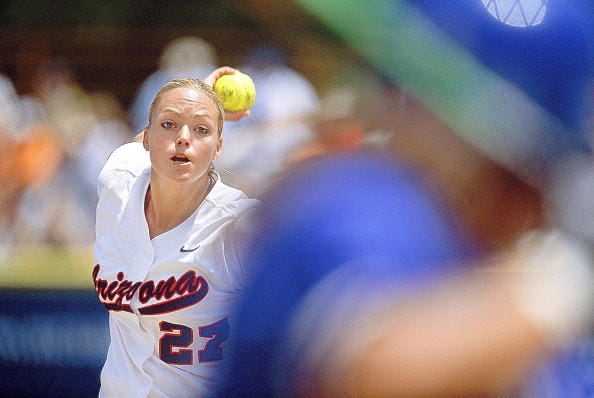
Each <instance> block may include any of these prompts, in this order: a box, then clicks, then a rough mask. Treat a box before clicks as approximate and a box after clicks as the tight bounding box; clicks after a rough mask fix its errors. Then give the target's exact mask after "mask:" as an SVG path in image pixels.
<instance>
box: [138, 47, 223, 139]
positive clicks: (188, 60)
mask: <svg viewBox="0 0 594 398" xmlns="http://www.w3.org/2000/svg"><path fill="white" fill-rule="evenodd" d="M216 65H217V56H216V52H215V49H214V47H213V46H212V45H211V44H210V43H208V42H206V41H205V40H204V39H201V38H199V37H196V36H182V37H179V38H176V39H174V40H173V41H171V42H170V43H169V44H167V46H165V48H164V49H163V52H162V53H161V57H160V58H159V68H158V69H157V70H156V71H155V72H154V73H153V74H151V75H150V76H149V77H148V78H147V79H146V80H145V81H144V82H143V83H142V84H141V86H140V88H139V90H138V92H137V94H136V97H135V98H134V100H133V102H132V105H131V107H130V111H129V123H130V126H131V128H132V131H133V132H134V134H135V133H139V132H140V131H141V130H142V129H143V128H145V127H146V126H147V124H148V120H147V115H148V110H149V108H150V105H151V101H152V99H153V98H154V97H155V94H156V93H157V91H159V89H160V88H161V87H162V86H163V85H164V84H165V83H167V82H168V81H170V80H172V79H175V78H182V77H192V78H202V77H203V76H206V75H208V73H210V71H212V70H213V69H214V68H215V67H216Z"/></svg>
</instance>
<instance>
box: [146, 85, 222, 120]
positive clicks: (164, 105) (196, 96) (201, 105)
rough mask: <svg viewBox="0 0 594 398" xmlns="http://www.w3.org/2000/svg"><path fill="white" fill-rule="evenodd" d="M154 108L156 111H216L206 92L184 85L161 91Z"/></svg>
mask: <svg viewBox="0 0 594 398" xmlns="http://www.w3.org/2000/svg"><path fill="white" fill-rule="evenodd" d="M155 110H156V111H157V113H161V112H163V111H171V112H178V113H182V112H188V111H190V112H192V111H194V112H196V111H203V112H208V113H214V114H215V115H216V112H217V108H216V106H215V104H214V102H213V100H212V99H211V98H210V97H209V96H208V94H206V93H205V92H203V91H202V90H200V89H197V88H186V87H178V88H173V89H171V90H167V91H165V92H163V93H162V94H161V97H160V98H159V101H158V102H157V104H156V109H155Z"/></svg>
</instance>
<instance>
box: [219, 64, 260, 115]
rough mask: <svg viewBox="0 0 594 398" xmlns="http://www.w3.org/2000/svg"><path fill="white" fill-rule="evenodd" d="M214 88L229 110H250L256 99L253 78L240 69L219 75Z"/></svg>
mask: <svg viewBox="0 0 594 398" xmlns="http://www.w3.org/2000/svg"><path fill="white" fill-rule="evenodd" d="M214 90H215V92H216V93H217V95H218V96H219V98H220V99H221V102H222V103H223V108H225V110H226V111H227V112H239V111H245V110H248V109H250V108H251V107H252V106H253V105H254V101H255V100H256V86H255V85H254V82H253V80H252V78H251V77H249V76H248V75H246V74H245V73H241V72H239V71H238V72H235V73H233V74H232V75H224V76H221V77H219V78H218V79H217V81H216V82H215V84H214Z"/></svg>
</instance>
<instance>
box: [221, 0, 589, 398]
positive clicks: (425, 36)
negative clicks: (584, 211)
mask: <svg viewBox="0 0 594 398" xmlns="http://www.w3.org/2000/svg"><path fill="white" fill-rule="evenodd" d="M301 3H302V4H305V5H307V6H308V7H309V8H310V9H311V10H313V12H314V13H316V14H317V15H325V16H326V17H325V18H327V19H328V20H330V19H334V20H336V21H338V20H341V19H342V21H343V22H344V21H346V20H347V19H346V18H345V15H349V13H350V15H351V16H352V17H353V18H352V19H350V20H348V21H349V23H345V26H346V28H345V29H344V31H341V28H340V27H339V26H338V25H332V22H329V25H331V26H332V27H333V28H334V29H335V30H336V31H337V32H339V33H343V34H344V35H343V37H348V35H349V34H350V33H352V34H353V35H359V36H361V37H362V38H361V42H364V44H365V45H366V46H367V47H368V48H370V50H369V52H368V53H367V54H365V55H367V56H369V57H370V59H371V61H378V59H379V61H378V63H376V64H375V66H376V67H379V68H380V69H382V68H381V67H382V66H384V67H386V66H390V65H389V63H388V64H386V63H385V62H386V56H385V52H387V51H388V49H387V48H385V44H386V43H389V40H380V39H385V36H387V35H389V34H390V32H391V31H390V29H392V28H394V29H400V28H402V29H403V30H402V31H401V32H404V33H405V34H406V35H405V36H400V37H398V39H399V40H400V41H401V42H402V43H404V44H402V45H400V47H398V48H395V49H394V51H395V53H394V54H393V57H394V58H395V59H396V60H397V61H395V62H396V64H395V65H397V66H398V67H402V69H397V68H396V69H397V70H386V69H383V70H381V72H382V73H383V74H386V75H387V76H388V77H389V78H390V79H393V81H394V83H397V85H398V86H399V87H400V88H395V89H394V90H396V91H398V92H401V91H400V90H402V92H405V93H406V94H407V98H406V101H395V102H392V103H391V104H392V106H393V107H392V108H391V112H392V117H393V120H394V122H395V123H396V127H397V129H396V134H395V137H394V142H393V143H392V148H391V149H392V151H393V152H394V153H395V154H396V155H397V156H395V157H391V158H388V157H386V156H383V155H380V154H378V153H373V152H365V151H363V152H360V153H357V154H334V155H326V156H319V157H315V158H313V159H310V160H309V161H305V162H303V163H302V164H301V165H299V166H297V165H295V166H294V167H293V169H292V170H291V171H290V172H288V173H287V174H286V175H285V176H284V178H283V179H282V180H281V181H279V182H278V183H277V184H275V185H273V187H272V188H271V189H270V190H269V191H268V193H267V194H266V195H265V196H264V198H263V206H262V207H261V209H260V214H259V218H258V223H257V225H256V227H257V229H256V230H257V231H258V232H257V233H256V234H255V236H254V237H253V242H252V250H251V253H250V261H251V262H252V264H253V265H254V266H255V267H256V271H255V273H254V274H253V275H252V278H251V282H250V284H249V286H248V287H247V289H246V291H245V293H244V295H243V296H242V299H241V300H240V302H239V305H238V306H237V307H236V311H235V316H234V318H233V322H237V324H238V325H240V327H241V328H240V329H237V330H240V333H237V334H235V335H232V336H230V340H229V342H228V345H227V346H226V348H225V350H226V355H228V356H229V359H230V360H229V361H228V362H227V367H226V368H225V369H224V370H223V372H222V375H221V379H220V389H219V390H218V391H217V394H215V395H217V396H243V397H247V396H258V397H262V396H278V397H288V396H307V397H310V396H324V397H330V396H399V397H401V396H457V397H461V396H514V397H520V396H528V397H535V396H538V397H543V396H545V397H548V396H550V397H584V396H591V395H592V394H593V388H592V383H593V381H592V380H593V379H592V373H591V371H592V360H593V358H592V356H591V353H592V350H591V348H588V347H591V346H588V338H589V332H590V326H591V322H592V308H593V306H592V305H593V301H592V300H593V297H592V294H593V292H592V283H593V277H592V269H591V265H592V257H591V247H590V246H589V245H588V242H587V239H583V238H588V236H586V235H583V234H578V233H575V232H576V231H575V230H574V229H573V228H572V226H571V225H564V224H563V223H561V222H560V220H559V219H557V218H556V217H555V216H556V215H558V214H564V213H563V211H561V212H557V211H556V209H557V208H561V209H563V207H564V205H565V202H564V200H563V198H564V197H566V195H567V192H564V191H562V195H560V196H561V197H562V199H561V200H557V201H553V202H554V203H549V200H552V199H553V198H551V197H549V191H550V190H552V191H555V189H553V188H551V187H554V186H555V185H556V181H554V180H555V176H556V175H558V173H557V171H558V170H559V169H561V168H563V166H562V165H564V164H566V161H567V160H568V159H570V158H575V157H578V158H580V159H586V160H585V163H586V164H590V165H591V164H592V163H591V158H590V156H591V142H590V141H589V137H588V133H587V131H586V126H585V120H586V118H587V112H588V111H591V109H592V108H591V105H590V104H589V102H588V90H590V89H591V87H592V80H591V78H592V74H591V73H592V56H591V55H592V52H591V48H590V45H591V44H590V42H591V40H590V39H591V37H592V36H591V35H590V34H589V33H588V32H589V28H590V27H591V26H590V25H591V19H589V20H588V19H587V18H585V17H586V16H588V15H591V14H588V13H584V12H583V10H584V9H583V8H579V7H578V6H581V5H583V4H581V3H579V2H575V1H567V0H563V1H550V2H542V3H539V4H541V5H542V6H543V7H545V8H544V9H543V8H538V7H537V8H535V9H532V13H533V15H532V17H530V18H525V16H524V19H523V20H525V21H528V23H524V26H517V24H518V22H517V21H516V20H515V19H514V20H513V21H514V23H515V25H514V26H509V25H507V24H506V22H505V21H502V18H500V16H501V15H502V14H505V15H515V14H514V10H513V9H508V10H507V11H509V12H506V13H504V12H503V10H504V7H503V6H504V4H503V3H506V4H507V5H509V4H511V3H516V2H499V5H500V6H501V8H500V9H499V10H498V11H497V12H495V10H494V8H493V7H495V5H494V4H495V3H497V2H496V1H495V2H488V1H478V0H477V1H472V0H465V1H463V0H460V1H458V0H456V1H448V2H435V1H429V0H428V1H412V0H411V1H407V2H406V1H392V2H381V3H380V2H378V3H368V2H358V1H347V2H346V4H345V2H340V9H341V12H340V13H338V14H337V13H333V12H331V11H332V7H333V5H331V4H330V5H329V3H332V2H327V3H324V4H320V2H315V1H308V0H307V1H306V0H303V1H301ZM337 5H338V2H337V3H335V4H334V6H337ZM374 7H375V8H376V11H377V10H379V11H382V12H376V13H366V11H367V9H373V8H374ZM526 9H528V7H527V8H526ZM522 12H524V11H522ZM369 15H374V16H375V17H381V18H384V20H386V21H388V22H390V21H392V18H393V21H392V22H394V23H393V24H392V25H381V21H380V19H381V18H378V19H376V20H374V23H376V24H378V26H376V27H375V28H377V30H376V32H378V34H381V35H382V36H378V37H376V38H377V40H376V42H377V43H378V45H381V46H383V47H384V48H383V53H381V54H380V53H377V52H375V53H374V52H373V48H372V47H373V46H374V44H375V43H374V42H373V41H371V40H369V38H370V37H369V36H366V34H367V33H369V31H368V30H357V28H358V27H361V26H365V27H367V26H368V24H369V22H365V21H369V20H367V19H366V17H367V16H369ZM403 15H406V16H407V17H410V18H411V19H410V20H409V21H408V22H407V23H408V25H407V26H404V25H400V23H401V22H402V16H403ZM519 18H520V20H522V16H521V15H520V16H519ZM419 24H420V25H419ZM406 28H411V29H412V30H408V31H407V30H406ZM345 32H346V33H345ZM349 32H350V33H349ZM439 32H442V33H439ZM436 34H437V36H438V37H440V38H442V39H443V38H444V37H445V38H446V39H445V40H446V41H445V43H447V44H448V45H451V41H454V42H455V44H454V45H453V46H452V47H446V46H443V45H441V46H434V47H431V46H432V45H434V44H435V43H438V44H443V43H444V42H442V41H437V42H431V35H433V36H435V35H436ZM384 35H385V36H384ZM444 35H445V36H444ZM427 40H429V41H427ZM355 47H357V46H356V45H355ZM439 47H441V48H442V50H443V51H442V52H441V53H440V52H439V51H429V52H427V51H426V50H427V49H431V50H434V49H436V48H437V49H439ZM358 49H359V50H360V51H361V50H362V52H363V53H365V48H364V47H362V46H360V47H358ZM460 49H462V52H459V51H460ZM407 51H408V52H407ZM419 51H420V52H419ZM423 51H425V53H422V52H423ZM378 54H380V55H381V56H380V57H378V58H376V59H373V56H374V55H376V56H377V55H378ZM427 54H429V55H430V56H426V57H423V55H427ZM456 57H461V58H463V59H464V60H465V61H466V63H462V64H456V62H458V58H456ZM450 61H451V62H453V63H452V64H448V62H450ZM398 62H401V63H398ZM371 63H372V64H373V62H371ZM411 65H413V66H414V67H411ZM456 65H458V66H460V67H456ZM407 66H408V67H409V69H406V67H407ZM388 69H389V68H388ZM440 90H441V91H440ZM444 93H446V94H448V95H446V96H445V97H444V96H443V94H444ZM440 95H441V97H440ZM396 97H398V98H401V96H399V95H398V96H396ZM386 100H387V101H389V98H387V99H386ZM493 106H496V107H493ZM453 132H455V136H454V134H452V133H453ZM483 133H484V134H483ZM450 136H452V137H453V138H449V137H450ZM460 136H461V137H463V138H464V140H459V138H460ZM415 140H416V141H418V142H419V144H417V145H416V146H414V144H412V142H414V141H415ZM402 143H406V144H407V145H409V148H414V149H416V150H419V149H422V151H420V152H423V151H425V152H427V151H428V153H423V156H425V159H424V161H419V159H413V158H412V157H409V158H406V157H405V156H402V155H403V154H404V152H403V148H402V146H401V144H402ZM432 157H438V158H440V159H439V160H434V159H433V158H432ZM441 158H445V159H447V162H446V161H443V160H442V159H441ZM415 161H417V163H415ZM448 162H450V163H448ZM452 162H453V163H452ZM470 169H472V170H470ZM593 170H594V169H593ZM572 174H573V173H570V174H563V175H564V176H565V178H571V177H572ZM461 177H462V178H466V179H465V180H463V181H462V180H460V179H459V178H461ZM434 178H435V179H434ZM453 183H455V184H453ZM578 185H579V184H578ZM485 187H491V188H489V189H490V190H489V191H487V192H488V193H490V194H491V195H484V194H483V192H481V190H483V189H484V188H485ZM492 187H495V188H492ZM557 192H559V191H558V190H557ZM579 192H580V191H577V193H578V194H579ZM575 193H576V191H572V194H575ZM519 196H521V198H520V199H519ZM524 210H525V211H526V212H527V213H526V214H525V213H524ZM510 212H511V213H512V214H514V215H515V217H516V218H517V220H516V222H511V223H510V224H509V226H508V228H506V229H505V230H500V229H498V228H497V224H498V222H499V221H500V220H501V219H505V218H506V217H507V215H508V213H510ZM525 215H527V216H525ZM590 215H591V214H590ZM590 220H591V218H590ZM561 221H562V220H561ZM477 231H481V232H484V233H482V234H481V233H478V232H477ZM590 238H591V236H590ZM494 240H496V241H497V244H496V245H494V244H493V241H494ZM584 346H585V347H586V348H584ZM588 353H589V354H588Z"/></svg>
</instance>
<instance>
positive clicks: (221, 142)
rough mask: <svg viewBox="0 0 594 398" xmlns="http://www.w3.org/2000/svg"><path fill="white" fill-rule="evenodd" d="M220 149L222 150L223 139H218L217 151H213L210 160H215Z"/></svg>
mask: <svg viewBox="0 0 594 398" xmlns="http://www.w3.org/2000/svg"><path fill="white" fill-rule="evenodd" d="M222 149H223V137H219V140H218V141H217V149H216V150H215V153H214V156H213V157H212V160H215V159H216V158H218V157H219V155H220V154H221V150H222Z"/></svg>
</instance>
